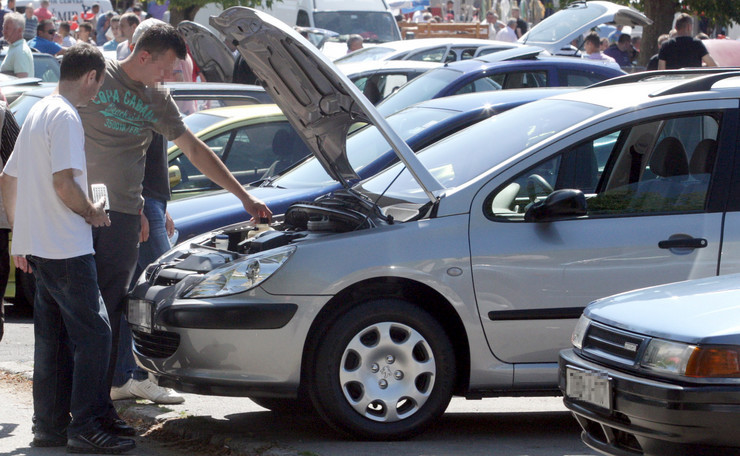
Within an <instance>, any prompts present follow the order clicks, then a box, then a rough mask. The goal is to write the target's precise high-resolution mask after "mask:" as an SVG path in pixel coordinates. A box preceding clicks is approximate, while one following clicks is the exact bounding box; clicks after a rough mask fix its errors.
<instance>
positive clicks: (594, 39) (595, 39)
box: [584, 32, 601, 47]
mask: <svg viewBox="0 0 740 456" xmlns="http://www.w3.org/2000/svg"><path fill="white" fill-rule="evenodd" d="M584 42H585V43H591V44H593V45H594V46H596V47H599V46H600V45H601V37H599V34H598V33H596V32H591V33H589V34H588V35H586V38H585V39H584Z"/></svg>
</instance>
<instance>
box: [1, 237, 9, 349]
mask: <svg viewBox="0 0 740 456" xmlns="http://www.w3.org/2000/svg"><path fill="white" fill-rule="evenodd" d="M9 234H10V230H4V229H0V340H3V332H4V331H5V307H4V303H3V298H4V297H5V288H6V287H7V286H8V276H9V275H10V253H9V252H8V235H9Z"/></svg>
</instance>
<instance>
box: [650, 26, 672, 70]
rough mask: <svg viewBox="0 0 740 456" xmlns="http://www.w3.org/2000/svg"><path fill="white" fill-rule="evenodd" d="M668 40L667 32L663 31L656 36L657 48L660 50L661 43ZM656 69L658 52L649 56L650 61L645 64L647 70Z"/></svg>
mask: <svg viewBox="0 0 740 456" xmlns="http://www.w3.org/2000/svg"><path fill="white" fill-rule="evenodd" d="M668 40H669V37H668V34H667V33H664V34H662V35H660V36H659V37H658V50H659V51H660V48H661V46H663V43H665V42H666V41H668ZM657 69H658V53H656V54H655V55H654V56H652V57H650V61H649V62H648V64H647V68H646V70H647V71H653V70H657Z"/></svg>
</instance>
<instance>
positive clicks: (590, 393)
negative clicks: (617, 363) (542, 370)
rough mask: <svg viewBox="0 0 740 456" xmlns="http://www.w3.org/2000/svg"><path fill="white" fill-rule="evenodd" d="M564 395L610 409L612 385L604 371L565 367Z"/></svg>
mask: <svg viewBox="0 0 740 456" xmlns="http://www.w3.org/2000/svg"><path fill="white" fill-rule="evenodd" d="M565 373H566V378H565V395H566V396H568V397H569V398H571V399H575V400H579V401H583V402H588V403H589V404H593V405H596V406H598V407H601V408H604V409H607V410H611V408H612V401H611V399H612V387H611V381H610V380H609V375H608V374H607V373H606V372H601V371H591V370H581V369H576V368H574V367H571V366H566V368H565Z"/></svg>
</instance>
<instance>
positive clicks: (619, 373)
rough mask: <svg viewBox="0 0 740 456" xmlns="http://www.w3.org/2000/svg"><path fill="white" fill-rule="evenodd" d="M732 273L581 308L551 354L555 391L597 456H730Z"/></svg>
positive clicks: (736, 293) (733, 445)
mask: <svg viewBox="0 0 740 456" xmlns="http://www.w3.org/2000/svg"><path fill="white" fill-rule="evenodd" d="M738 302H740V275H737V274H735V275H728V276H724V277H709V278H706V279H700V280H692V281H687V282H678V283H674V284H670V285H663V286H659V287H652V288H644V289H641V290H637V291H632V292H628V293H623V294H619V295H616V296H612V297H609V298H604V299H600V300H598V301H596V302H594V303H593V304H591V305H589V306H588V307H587V308H586V310H585V311H584V313H583V316H582V317H581V319H580V320H579V321H578V324H577V325H576V329H575V331H574V332H573V337H572V341H573V348H571V349H567V350H563V351H562V352H561V353H560V388H561V390H562V392H563V395H564V401H565V405H566V407H568V409H570V410H571V411H572V412H573V414H574V416H575V417H576V419H577V420H578V423H579V424H580V425H581V427H582V428H583V432H582V434H581V438H582V439H583V441H584V443H586V445H588V446H589V447H591V448H593V449H594V450H596V451H599V452H600V453H604V454H610V455H616V456H625V455H643V454H650V455H700V454H703V455H736V454H738V452H739V451H740V450H739V449H740V435H739V434H738V433H737V429H738V426H740V327H738V317H739V316H740V310H739V308H738Z"/></svg>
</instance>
